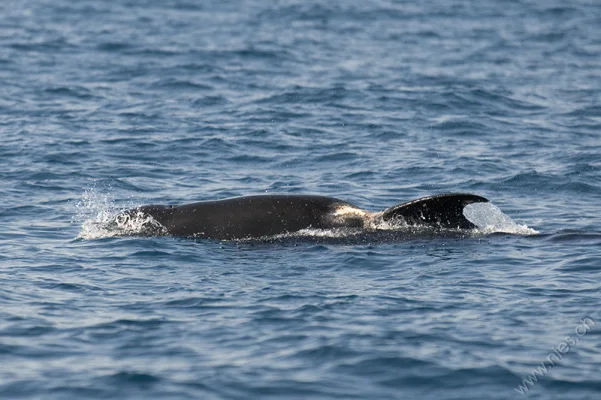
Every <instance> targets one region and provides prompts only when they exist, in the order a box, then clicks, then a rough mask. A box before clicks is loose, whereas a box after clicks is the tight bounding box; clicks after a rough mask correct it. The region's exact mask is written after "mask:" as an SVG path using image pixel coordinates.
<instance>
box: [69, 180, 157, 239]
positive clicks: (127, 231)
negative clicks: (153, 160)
mask: <svg viewBox="0 0 601 400" xmlns="http://www.w3.org/2000/svg"><path fill="white" fill-rule="evenodd" d="M134 207H135V205H134V204H128V205H126V207H125V208H134ZM75 209H76V215H75V217H74V218H73V221H74V222H75V223H81V231H80V232H79V235H78V236H77V239H84V240H93V239H102V238H107V237H115V236H131V235H143V234H144V232H149V231H152V232H159V233H160V231H161V230H162V229H163V227H162V226H161V225H160V224H159V223H158V222H157V221H155V220H154V219H153V218H152V217H150V216H148V215H144V214H142V213H136V214H130V215H124V214H122V212H123V208H122V207H117V205H116V203H115V199H114V197H113V194H112V191H111V188H103V190H102V191H101V190H99V189H98V188H96V187H95V186H93V187H92V188H90V189H87V190H86V191H85V192H84V194H83V196H82V198H81V200H80V201H78V202H77V203H76V204H75Z"/></svg>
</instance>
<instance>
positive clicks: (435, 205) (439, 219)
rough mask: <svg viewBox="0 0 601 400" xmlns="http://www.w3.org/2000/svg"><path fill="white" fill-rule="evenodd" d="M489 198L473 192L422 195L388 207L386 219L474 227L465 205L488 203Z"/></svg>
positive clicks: (415, 223)
mask: <svg viewBox="0 0 601 400" xmlns="http://www.w3.org/2000/svg"><path fill="white" fill-rule="evenodd" d="M486 202H488V200H487V199H485V198H484V197H480V196H476V195H473V194H463V193H449V194H440V195H437V196H430V197H422V198H421V199H417V200H413V201H410V202H407V203H403V204H398V205H396V206H392V207H390V208H387V209H386V210H384V212H383V213H382V219H383V220H384V221H394V220H402V221H404V222H405V223H407V224H408V225H412V226H419V225H421V226H434V227H438V228H449V229H474V228H476V225H474V224H473V223H471V222H470V221H469V220H468V219H467V218H465V216H464V215H463V207H465V206H467V205H468V204H472V203H486Z"/></svg>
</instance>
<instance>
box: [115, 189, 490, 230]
mask: <svg viewBox="0 0 601 400" xmlns="http://www.w3.org/2000/svg"><path fill="white" fill-rule="evenodd" d="M485 202H488V200H487V199H486V198H484V197H481V196H478V195H474V194H467V193H446V194H439V195H434V196H428V197H422V198H419V199H415V200H411V201H408V202H405V203H401V204H397V205H394V206H392V207H389V208H387V209H385V210H383V211H380V212H371V211H367V210H363V209H361V208H359V207H357V206H355V205H354V204H352V203H349V202H347V201H344V200H340V199H337V198H333V197H327V196H320V195H302V194H263V195H251V196H243V197H234V198H228V199H223V200H213V201H202V202H197V203H191V204H184V205H154V204H151V205H145V206H140V207H136V208H133V209H129V210H126V211H124V212H122V213H120V214H118V215H117V217H116V222H117V224H118V225H119V226H125V225H127V223H128V222H130V221H132V220H138V221H144V224H143V227H144V229H143V234H146V235H163V236H166V235H170V236H181V237H194V238H207V239H217V240H239V239H253V238H263V237H270V236H276V235H282V234H293V233H296V232H299V231H302V230H304V229H323V230H327V229H341V228H353V229H358V230H363V231H376V230H378V229H382V227H383V226H386V227H391V226H392V227H395V229H403V228H407V227H409V228H410V227H428V228H434V229H436V230H445V229H459V230H473V229H475V228H476V225H474V224H473V223H472V222H471V221H469V220H468V219H467V218H465V216H464V215H463V208H464V207H465V206H467V205H469V204H472V203H485Z"/></svg>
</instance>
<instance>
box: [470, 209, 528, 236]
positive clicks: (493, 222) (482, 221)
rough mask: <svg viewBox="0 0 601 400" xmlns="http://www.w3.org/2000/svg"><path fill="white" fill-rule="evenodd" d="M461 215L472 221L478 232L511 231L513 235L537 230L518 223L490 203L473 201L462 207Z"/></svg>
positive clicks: (526, 233)
mask: <svg viewBox="0 0 601 400" xmlns="http://www.w3.org/2000/svg"><path fill="white" fill-rule="evenodd" d="M463 215H465V217H466V218H467V219H469V220H470V221H471V222H472V223H474V224H475V225H476V226H477V227H478V229H477V232H478V233H482V234H485V235H487V234H491V233H511V234H514V235H536V234H538V233H539V232H538V231H536V230H534V229H532V228H529V227H528V226H526V225H520V224H518V223H516V222H515V221H514V220H512V219H511V218H510V217H509V216H507V215H505V214H503V212H502V211H501V210H500V209H499V207H497V206H495V205H493V204H491V203H474V204H470V205H468V206H466V207H465V208H464V209H463Z"/></svg>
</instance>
